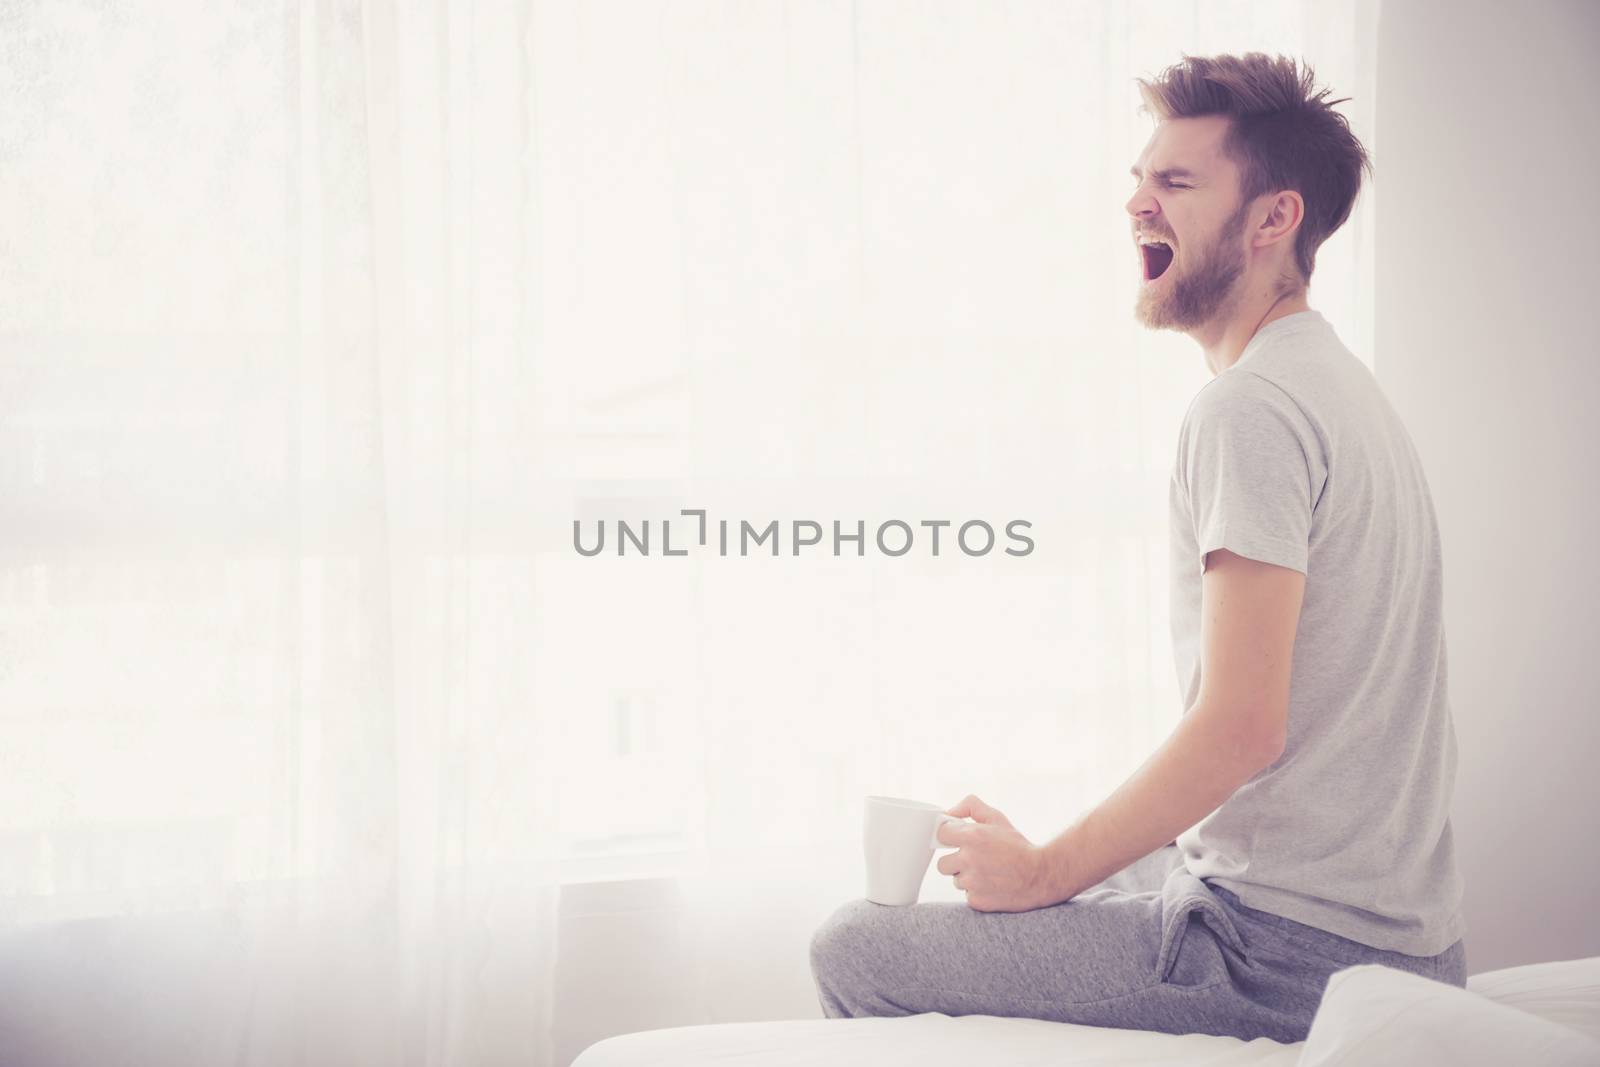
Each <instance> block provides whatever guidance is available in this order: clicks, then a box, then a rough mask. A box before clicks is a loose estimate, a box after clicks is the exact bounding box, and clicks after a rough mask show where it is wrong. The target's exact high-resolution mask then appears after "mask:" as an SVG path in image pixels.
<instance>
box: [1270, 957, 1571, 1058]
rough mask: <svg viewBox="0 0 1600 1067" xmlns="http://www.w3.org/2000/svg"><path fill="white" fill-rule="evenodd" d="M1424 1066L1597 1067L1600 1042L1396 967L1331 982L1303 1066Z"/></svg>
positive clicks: (1352, 972) (1363, 970) (1342, 975)
mask: <svg viewBox="0 0 1600 1067" xmlns="http://www.w3.org/2000/svg"><path fill="white" fill-rule="evenodd" d="M1424 1063H1426V1064H1432V1063H1448V1064H1456V1065H1459V1067H1477V1065H1479V1064H1482V1065H1483V1067H1490V1065H1493V1067H1501V1065H1503V1064H1508V1063H1538V1064H1548V1065H1551V1067H1555V1065H1561V1067H1566V1065H1569V1064H1570V1065H1571V1067H1594V1065H1595V1064H1600V1041H1594V1040H1592V1039H1590V1038H1589V1037H1587V1036H1585V1035H1584V1034H1582V1033H1580V1032H1578V1031H1577V1030H1573V1029H1570V1028H1568V1027H1565V1026H1561V1025H1559V1024H1557V1023H1553V1022H1548V1021H1546V1020H1544V1019H1541V1018H1539V1017H1538V1016H1537V1015H1531V1014H1529V1013H1528V1012H1525V1011H1518V1010H1517V1009H1516V1008H1512V1007H1507V1006H1506V1005H1504V1004H1497V1003H1495V1002H1494V1001H1492V1000H1490V999H1488V998H1487V997H1483V996H1480V995H1478V994H1477V993H1474V992H1470V991H1468V990H1465V989H1458V988H1456V987H1455V986H1452V985H1445V984H1444V983H1443V982H1435V981H1432V980H1430V979H1427V978H1422V977H1419V976H1417V975H1414V974H1408V973H1407V972H1405V971H1397V970H1395V969H1394V968H1392V967H1381V966H1377V965H1375V964H1366V965H1364V966H1360V967H1350V968H1346V969H1345V970H1342V971H1339V972H1338V973H1336V974H1334V975H1333V977H1331V978H1329V979H1328V988H1327V990H1326V991H1325V992H1324V993H1323V994H1322V1006H1321V1007H1319V1008H1318V1009H1317V1014H1316V1018H1314V1019H1313V1020H1312V1021H1311V1032H1310V1033H1309V1034H1308V1035H1306V1047H1305V1050H1304V1051H1303V1052H1302V1053H1301V1056H1300V1067H1331V1065H1334V1064H1361V1065H1362V1067H1385V1065H1388V1064H1394V1065H1396V1067H1400V1065H1404V1067H1412V1065H1414V1064H1424Z"/></svg>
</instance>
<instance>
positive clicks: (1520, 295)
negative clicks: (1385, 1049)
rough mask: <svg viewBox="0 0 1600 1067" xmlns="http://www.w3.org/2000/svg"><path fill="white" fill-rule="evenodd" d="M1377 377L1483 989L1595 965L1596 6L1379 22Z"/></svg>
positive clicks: (1420, 10) (1598, 713) (1451, 12)
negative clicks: (1417, 545) (1430, 635)
mask: <svg viewBox="0 0 1600 1067" xmlns="http://www.w3.org/2000/svg"><path fill="white" fill-rule="evenodd" d="M1379 40H1380V50H1379V56H1378V94H1377V143H1376V145H1375V148H1374V157H1375V158H1374V162H1375V166H1376V168H1377V188H1378V190H1379V198H1378V202H1377V242H1376V273H1377V277H1376V282H1377V306H1376V320H1375V322H1376V338H1377V340H1376V349H1377V350H1376V354H1375V368H1376V371H1377V374H1378V377H1379V379H1380V380H1381V381H1382V383H1383V385H1384V387H1385V389H1386V391H1387V392H1388V394H1389V396H1390V398H1391V400H1392V401H1393V402H1394V404H1395V406H1396V407H1397V408H1398V409H1399V411H1400V413H1401V415H1402V417H1403V418H1404V419H1405V422H1406V425H1407V426H1408V427H1409V428H1410V431H1411V434H1412V437H1413V438H1414V440H1415V441H1416V444H1417V448H1418V450H1419V451H1420V452H1421V454H1422V458H1423V462H1424V463H1425V464H1426V466H1427V471H1428V477H1429V479H1430V481H1431V483H1432V488H1433V495H1434V501H1435V505H1436V508H1437V511H1438V515H1439V524H1440V531H1441V536H1442V538H1443V542H1444V554H1445V602H1446V613H1447V624H1446V625H1447V635H1448V640H1449V652H1450V690H1451V696H1452V702H1453V706H1454V711H1455V719H1456V730H1457V736H1458V738H1459V741H1460V748H1461V765H1460V773H1459V777H1458V778H1457V786H1456V800H1455V826H1456V834H1457V837H1458V840H1459V842H1460V847H1461V855H1462V860H1463V867H1464V873H1465V876H1466V879H1467V902H1466V908H1467V921H1468V924H1469V933H1468V939H1467V953H1468V965H1469V968H1470V969H1471V970H1473V971H1482V970H1487V969H1491V968H1494V967H1500V966H1506V965H1510V964H1516V963H1525V962H1530V961H1534V960H1541V959H1558V958H1559V959H1566V958H1572V957H1575V956H1586V955H1596V954H1600V913H1597V911H1596V903H1597V902H1600V848H1597V844H1600V797H1597V793H1600V790H1597V789H1596V781H1597V779H1600V696H1597V681H1596V665H1597V663H1600V640H1597V638H1600V623H1597V620H1600V564H1597V562H1596V556H1595V552H1596V546H1597V545H1600V502H1597V495H1596V487H1597V485H1600V478H1597V477H1596V473H1595V468H1594V460H1595V456H1596V453H1597V446H1600V433H1597V431H1596V427H1595V418H1596V410H1597V407H1600V346H1597V345H1596V343H1595V340H1594V328H1593V325H1592V323H1591V321H1590V316H1591V315H1592V314H1593V311H1594V308H1595V299H1594V293H1595V275H1594V271H1595V267H1596V263H1595V259H1596V257H1597V256H1600V223H1597V221H1596V219H1597V217H1600V216H1597V206H1600V205H1597V202H1596V191H1595V190H1596V187H1597V184H1600V138H1597V136H1596V133H1595V130H1596V122H1595V117H1594V110H1593V103H1592V95H1591V94H1592V88H1591V87H1592V82H1593V78H1594V75H1595V73H1596V63H1595V59H1594V56H1595V54H1596V52H1597V50H1600V4H1595V3H1591V2H1586V0H1567V2H1562V3H1550V2H1543V3H1534V4H1527V5H1521V4H1519V5H1515V8H1513V6H1512V5H1504V4H1500V3H1493V2H1484V0H1471V2H1466V3H1462V2H1457V0H1451V2H1448V3H1446V2H1442V0H1436V2H1427V3H1388V4H1385V5H1384V10H1383V14H1382V19H1381V22H1380V30H1379Z"/></svg>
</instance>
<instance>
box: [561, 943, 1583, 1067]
mask: <svg viewBox="0 0 1600 1067" xmlns="http://www.w3.org/2000/svg"><path fill="white" fill-rule="evenodd" d="M1419 1057H1421V1058H1420V1059H1419ZM1417 1062H1426V1063H1453V1064H1478V1063H1484V1064H1489V1063H1494V1064H1500V1063H1508V1062H1525V1063H1534V1062H1537V1063H1542V1064H1544V1063H1548V1064H1572V1065H1574V1067H1579V1065H1589V1067H1600V957H1595V958H1592V959H1585V960H1571V961H1566V962H1560V963H1542V964H1534V965H1531V966H1527V967H1515V968H1511V969H1509V970H1504V971H1493V972H1489V973H1487V974H1482V975H1476V976H1474V977H1473V978H1472V979H1471V980H1469V982H1468V988H1467V989H1466V990H1460V989H1455V988H1453V987H1450V986H1444V985H1440V984H1439V983H1436V982H1429V981H1427V980H1425V979H1422V978H1417V977H1415V976H1413V975H1408V974H1404V973H1402V972H1400V971H1394V970H1389V969H1387V968H1383V967H1354V968H1351V969H1349V970H1346V971H1341V972H1340V973H1339V974H1337V975H1335V976H1334V977H1333V978H1332V979H1331V980H1330V981H1329V984H1328V992H1327V994H1326V995H1325V996H1324V998H1323V1003H1322V1008H1321V1010H1319V1011H1318V1013H1317V1018H1316V1021H1315V1023H1314V1024H1313V1026H1312V1030H1311V1034H1310V1036H1309V1037H1308V1039H1307V1040H1306V1041H1304V1042H1299V1043H1297V1044H1293V1045H1283V1044H1279V1043H1277V1042H1275V1041H1268V1040H1266V1039H1265V1038H1261V1039H1258V1040H1255V1041H1250V1042H1245V1041H1239V1040H1237V1039H1234V1038H1230V1037H1209V1036H1206V1035H1203V1034H1189V1035H1185V1036H1173V1035H1170V1034H1154V1033H1142V1032H1139V1031H1135V1030H1111V1029H1104V1028H1099V1027H1090V1026H1074V1025H1071V1024H1068V1023H1052V1022H1042V1021H1039V1020H1034V1019H1004V1018H999V1017H996V1016H990V1015H965V1016H960V1017H951V1016H948V1015H940V1014H937V1013H928V1014H924V1015H911V1016H904V1017H899V1018H883V1019H806V1020H789V1021H782V1022H757V1023H719V1024H713V1025H706V1026H684V1027H675V1028H672V1029H666V1030H648V1031H644V1032H641V1033H635V1034H623V1035H620V1036H617V1037H612V1038H607V1039H606V1040H604V1041H601V1042H599V1043H597V1044H594V1045H591V1046H590V1047H589V1048H587V1049H585V1050H584V1051H583V1053H581V1054H580V1055H579V1056H578V1058H577V1059H576V1060H574V1061H573V1063H572V1067H646V1065H648V1067H691V1065H694V1067H698V1065H701V1064H740V1065H743V1067H801V1065H807V1067H809V1065H815V1064H822V1065H825V1067H902V1065H903V1067H972V1065H973V1064H982V1065H983V1067H1045V1065H1047V1064H1048V1065H1050V1067H1070V1065H1076V1064H1116V1065H1118V1067H1156V1065H1166V1064H1199V1065H1204V1067H1245V1065H1250V1067H1267V1065H1271V1067H1295V1065H1299V1067H1331V1065H1334V1064H1362V1065H1378V1064H1386V1063H1395V1064H1401V1063H1417Z"/></svg>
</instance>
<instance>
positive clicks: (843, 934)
mask: <svg viewBox="0 0 1600 1067" xmlns="http://www.w3.org/2000/svg"><path fill="white" fill-rule="evenodd" d="M883 907H884V905H881V904H874V903H872V902H871V901H869V900H866V899H858V900H852V901H850V902H848V903H846V904H842V905H840V906H839V908H837V909H836V910H835V911H834V913H833V914H832V915H830V916H828V918H827V919H825V920H824V921H823V923H822V925H821V926H818V927H817V929H816V930H815V931H813V933H812V935H811V977H812V979H813V980H814V981H815V982H816V986H817V995H818V997H819V999H820V1000H821V1002H822V1010H823V1014H825V1015H827V1016H829V1017H831V1018H842V1017H848V1016H852V1015H857V1014H866V1013H867V1012H866V1011H865V1010H864V1009H865V1008H866V1005H865V1004H864V1003H862V997H863V994H865V993H866V992H867V991H866V990H862V989H857V988H856V986H857V985H859V984H860V982H861V980H862V978H863V977H864V976H870V975H872V974H873V973H874V971H875V968H874V966H873V963H872V956H873V953H874V950H875V947H876V943H877V940H878V939H877V937H876V936H875V928H876V927H877V926H878V924H877V922H875V920H879V919H880V918H881V917H880V916H879V915H878V912H880V911H881V910H882V908H883Z"/></svg>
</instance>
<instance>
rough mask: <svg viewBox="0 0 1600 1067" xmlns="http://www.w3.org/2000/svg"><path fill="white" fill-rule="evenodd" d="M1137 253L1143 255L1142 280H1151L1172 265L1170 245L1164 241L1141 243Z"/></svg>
mask: <svg viewBox="0 0 1600 1067" xmlns="http://www.w3.org/2000/svg"><path fill="white" fill-rule="evenodd" d="M1139 253H1140V255H1142V256H1143V257H1144V280H1145V281H1147V282H1153V281H1155V280H1156V279H1157V278H1159V277H1161V276H1162V275H1163V274H1165V273H1166V272H1167V268H1168V267H1170V266H1172V246H1171V245H1169V244H1167V243H1166V242H1165V241H1155V242H1152V243H1150V244H1141V245H1140V246H1139Z"/></svg>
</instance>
